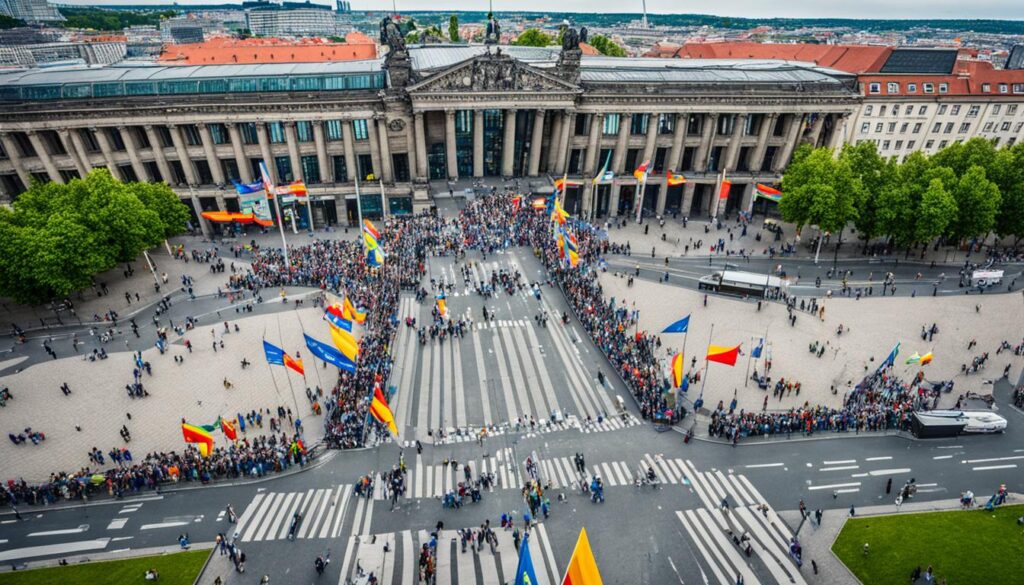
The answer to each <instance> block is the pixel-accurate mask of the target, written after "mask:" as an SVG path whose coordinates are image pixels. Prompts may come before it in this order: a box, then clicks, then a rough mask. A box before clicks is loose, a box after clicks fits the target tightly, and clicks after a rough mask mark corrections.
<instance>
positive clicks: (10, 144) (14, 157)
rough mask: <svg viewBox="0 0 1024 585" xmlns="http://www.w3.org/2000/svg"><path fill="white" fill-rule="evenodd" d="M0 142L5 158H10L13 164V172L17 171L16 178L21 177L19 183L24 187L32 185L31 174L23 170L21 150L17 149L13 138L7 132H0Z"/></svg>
mask: <svg viewBox="0 0 1024 585" xmlns="http://www.w3.org/2000/svg"><path fill="white" fill-rule="evenodd" d="M0 142H3V145H4V150H5V151H7V158H9V159H11V164H13V165H14V172H16V173H18V178H19V179H21V184H22V185H24V187H25V188H26V189H28V188H29V187H31V186H32V175H31V174H30V173H29V172H28V171H27V170H25V163H24V159H22V158H21V151H20V150H18V146H17V145H16V144H15V143H14V139H13V138H11V135H10V134H8V133H6V132H5V133H3V134H0Z"/></svg>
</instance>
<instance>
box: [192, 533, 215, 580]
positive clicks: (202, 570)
mask: <svg viewBox="0 0 1024 585" xmlns="http://www.w3.org/2000/svg"><path fill="white" fill-rule="evenodd" d="M215 554H217V544H216V543H214V545H213V546H211V547H210V554H208V555H206V562H204V563H203V566H202V567H201V568H200V569H199V573H197V574H196V578H195V579H194V580H193V581H192V585H199V583H201V582H202V580H203V574H205V573H206V569H207V568H209V566H210V561H212V560H213V556H214V555H215Z"/></svg>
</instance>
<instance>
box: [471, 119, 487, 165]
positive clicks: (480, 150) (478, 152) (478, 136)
mask: <svg viewBox="0 0 1024 585" xmlns="http://www.w3.org/2000/svg"><path fill="white" fill-rule="evenodd" d="M473 176H474V177H476V178H478V179H479V178H480V177H482V176H484V111H483V110H474V111H473Z"/></svg>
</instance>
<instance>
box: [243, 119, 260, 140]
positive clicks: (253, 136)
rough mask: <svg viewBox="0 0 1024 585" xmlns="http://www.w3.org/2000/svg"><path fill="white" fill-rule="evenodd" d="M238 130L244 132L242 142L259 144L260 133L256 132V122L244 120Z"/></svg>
mask: <svg viewBox="0 0 1024 585" xmlns="http://www.w3.org/2000/svg"><path fill="white" fill-rule="evenodd" d="M238 130H239V132H241V134H242V142H243V143H245V144H259V143H260V135H259V134H258V133H257V132H256V123H255V122H242V123H241V124H239V125H238Z"/></svg>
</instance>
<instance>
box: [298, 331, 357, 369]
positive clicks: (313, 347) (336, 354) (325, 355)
mask: <svg viewBox="0 0 1024 585" xmlns="http://www.w3.org/2000/svg"><path fill="white" fill-rule="evenodd" d="M302 336H303V337H305V338H306V347H308V348H309V351H311V352H313V355H315V356H316V357H318V358H320V359H322V360H324V361H325V362H327V363H329V364H331V365H333V366H335V367H337V368H338V369H340V370H345V371H346V372H349V373H355V371H356V364H355V362H353V361H352V360H350V359H348V358H347V357H345V354H343V353H341V352H340V351H338V350H336V349H334V348H333V347H331V346H329V345H325V344H323V343H320V342H319V341H317V340H315V339H313V338H312V337H310V336H308V335H306V334H303V335H302Z"/></svg>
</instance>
